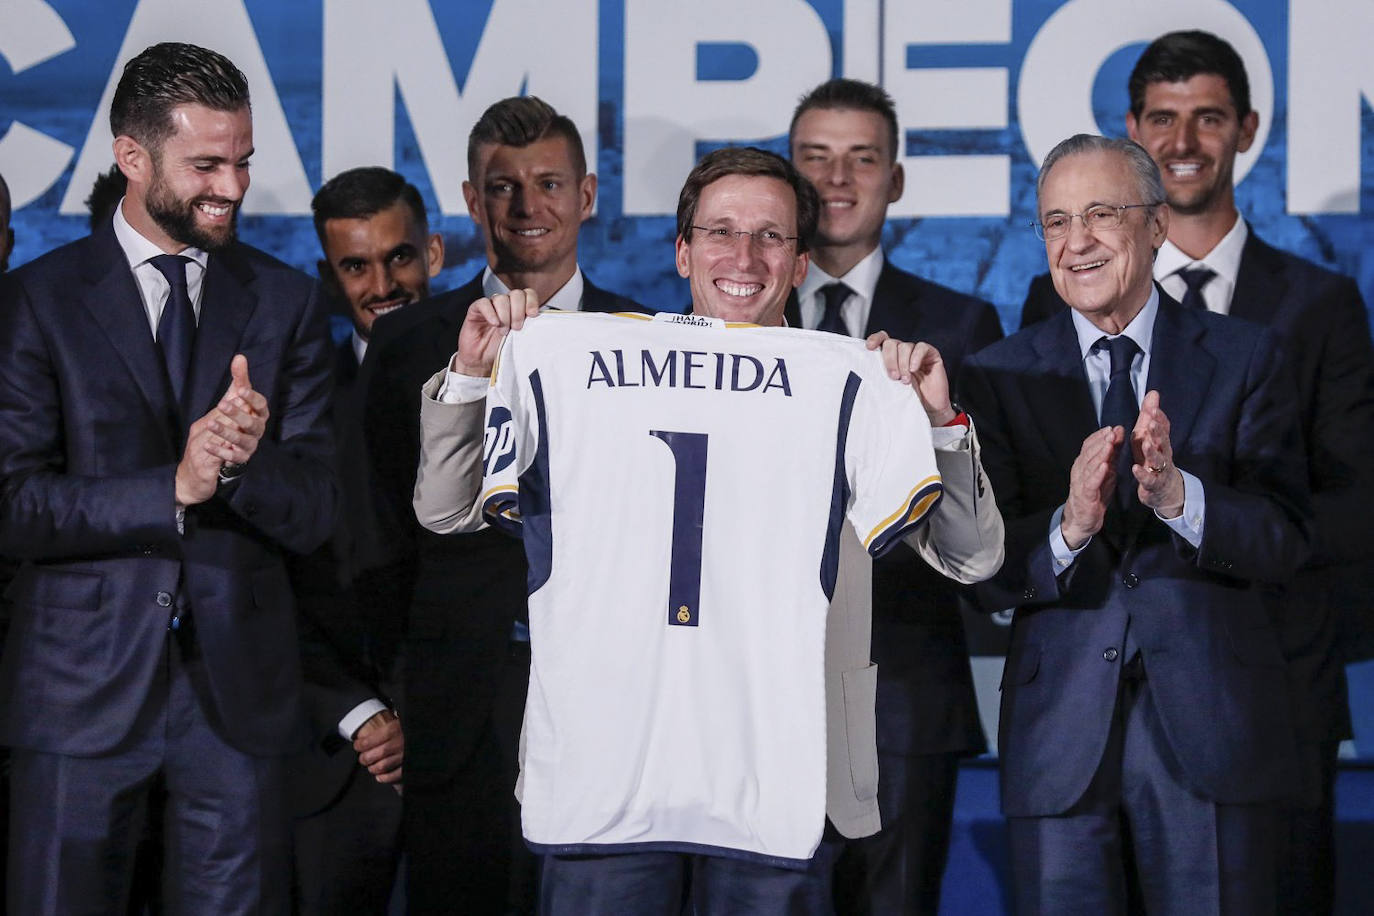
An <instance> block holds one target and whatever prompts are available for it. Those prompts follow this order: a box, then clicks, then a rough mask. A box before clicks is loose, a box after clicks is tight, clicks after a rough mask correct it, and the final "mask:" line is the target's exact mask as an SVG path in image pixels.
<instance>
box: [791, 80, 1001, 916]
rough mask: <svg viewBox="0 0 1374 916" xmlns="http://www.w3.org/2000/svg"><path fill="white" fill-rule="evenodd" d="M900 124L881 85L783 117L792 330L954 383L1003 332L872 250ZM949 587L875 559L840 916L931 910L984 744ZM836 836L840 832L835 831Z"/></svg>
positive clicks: (855, 85) (894, 556)
mask: <svg viewBox="0 0 1374 916" xmlns="http://www.w3.org/2000/svg"><path fill="white" fill-rule="evenodd" d="M898 137H899V134H898V130H897V115H896V111H895V109H894V108H893V104H892V99H891V98H890V97H889V96H888V94H887V93H886V92H884V91H883V90H882V89H881V88H879V87H877V86H873V85H871V84H869V83H863V82H859V81H858V80H850V79H834V80H830V81H829V82H826V83H822V84H821V85H820V86H818V87H816V88H815V89H813V90H812V91H811V92H810V93H808V94H807V95H806V96H805V97H803V98H802V100H801V102H800V103H799V104H798V105H797V109H796V111H795V113H794V114H793V115H792V126H791V129H790V131H789V138H790V144H791V150H792V161H793V162H794V163H795V164H796V166H797V168H798V170H800V171H801V173H802V174H803V175H805V176H806V177H807V179H809V180H810V181H811V183H812V185H813V186H814V187H815V188H816V192H817V194H818V195H819V196H820V203H821V208H820V218H819V220H818V223H817V229H816V238H815V240H814V242H813V243H812V246H811V252H810V253H811V266H810V269H809V270H808V271H807V274H806V278H805V279H804V280H802V283H801V286H799V287H798V288H797V290H796V292H795V293H794V294H793V295H792V296H791V297H790V298H789V300H788V304H787V321H788V324H790V325H792V326H794V327H798V326H800V327H806V328H819V329H821V330H829V331H835V332H838V333H841V334H848V335H851V336H856V337H857V336H867V335H868V334H872V333H876V332H877V331H886V332H888V333H889V334H891V335H892V336H893V337H895V338H898V339H900V340H912V341H917V340H919V341H925V342H926V343H929V344H931V345H932V346H934V347H935V348H936V349H937V350H938V351H939V353H940V356H941V357H942V358H943V361H944V370H945V372H947V373H948V377H949V378H951V379H954V378H957V377H958V373H959V369H960V367H961V366H962V365H963V361H964V357H966V356H968V355H969V354H971V353H974V352H975V351H977V350H980V349H982V348H983V347H985V346H987V345H988V344H990V343H992V342H993V341H995V340H999V339H1000V338H1001V337H1002V325H1001V323H1000V322H999V321H998V318H997V312H996V310H995V309H994V308H993V307H992V306H991V305H990V304H988V303H986V302H983V301H981V300H979V299H975V298H973V297H972V296H966V295H964V294H962V293H957V292H955V291H954V290H952V289H948V288H946V287H943V286H940V285H938V284H936V283H931V282H929V281H927V280H923V279H921V278H920V277H917V276H914V275H912V274H909V273H907V272H906V271H904V270H901V269H899V268H897V267H896V266H894V265H893V264H892V263H891V262H890V261H888V260H887V258H886V257H885V256H884V253H883V250H882V247H881V246H880V244H879V243H880V241H881V238H882V231H883V223H884V221H885V220H886V218H887V207H888V204H890V203H893V202H894V201H896V200H898V199H899V198H900V197H901V196H902V188H903V182H904V176H903V172H902V166H901V163H899V162H898V161H897V150H898ZM958 594H959V593H958V590H957V586H956V584H955V582H954V581H953V580H951V579H949V578H948V577H946V576H943V575H941V574H940V573H938V572H937V571H936V570H934V569H933V568H931V566H930V565H929V564H927V563H925V562H922V560H921V558H920V557H919V556H917V554H916V553H915V552H914V551H913V550H911V549H909V548H908V547H906V546H905V545H903V546H899V547H897V548H896V549H894V550H893V551H892V552H890V553H888V554H887V555H885V556H883V557H881V558H879V559H877V560H876V561H874V563H873V661H874V662H875V663H876V664H877V666H878V701H877V703H878V705H877V710H878V711H877V715H878V720H877V727H878V766H879V772H880V773H881V778H880V779H879V781H878V805H879V808H880V809H881V813H882V824H883V827H882V830H881V831H880V832H879V833H877V834H874V835H873V836H868V837H863V838H861V839H853V840H850V841H848V842H846V844H845V848H844V851H843V853H842V854H841V855H840V858H839V860H838V862H837V863H836V868H835V904H836V907H837V908H838V910H839V911H840V912H841V913H935V912H937V911H938V910H939V906H940V880H941V878H942V876H943V875H944V869H945V860H946V858H947V857H948V853H949V833H950V824H951V821H952V818H953V814H954V789H955V780H956V779H957V777H958V766H959V758H960V757H962V756H967V755H970V754H978V753H981V752H982V751H983V750H985V749H986V747H987V744H986V741H985V739H984V737H983V728H982V724H981V723H980V722H979V720H978V702H977V698H976V697H975V696H974V691H973V674H972V671H971V670H970V668H969V660H968V646H967V643H966V640H965V638H964V626H963V622H962V621H961V620H960V616H959V597H958ZM836 826H837V827H838V828H839V829H840V831H841V832H842V833H844V832H846V828H847V825H846V824H844V823H839V822H837V824H836Z"/></svg>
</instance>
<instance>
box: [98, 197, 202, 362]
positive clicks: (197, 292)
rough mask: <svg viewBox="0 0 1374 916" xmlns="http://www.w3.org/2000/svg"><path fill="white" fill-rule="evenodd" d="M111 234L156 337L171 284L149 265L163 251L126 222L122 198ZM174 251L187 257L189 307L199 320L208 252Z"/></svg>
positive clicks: (197, 250)
mask: <svg viewBox="0 0 1374 916" xmlns="http://www.w3.org/2000/svg"><path fill="white" fill-rule="evenodd" d="M114 234H115V238H116V239H117V240H118V241H119V247H120V248H121V249H122V250H123V252H124V257H125V258H127V259H128V261H129V269H130V270H132V271H133V273H134V283H135V284H136V285H137V286H138V294H139V295H140V296H141V297H143V307H144V308H145V309H146V310H147V312H148V330H149V332H150V333H152V335H153V337H154V339H156V337H157V322H158V319H159V318H161V317H162V309H163V307H164V306H165V305H166V304H167V297H168V296H169V295H171V292H172V287H171V285H170V284H169V283H168V282H167V278H166V277H164V276H163V275H162V272H161V271H160V270H158V269H157V268H156V267H154V266H153V265H152V260H153V258H155V257H158V256H159V255H163V254H166V252H165V251H163V250H162V249H161V248H159V247H157V246H156V245H154V244H153V243H152V242H150V241H148V240H147V239H146V238H144V237H143V236H142V235H141V234H139V231H138V230H137V229H135V228H134V227H133V226H130V225H129V221H128V220H127V219H125V218H124V201H123V199H121V200H120V201H119V206H117V207H115V211H114ZM177 253H178V254H180V255H181V256H182V257H184V258H189V259H190V261H189V262H188V264H187V267H186V292H187V294H188V295H189V296H190V297H191V309H192V310H193V311H194V312H195V313H196V322H197V323H199V322H200V299H201V292H202V290H203V289H204V287H205V269H206V268H207V267H209V265H210V254H209V252H206V251H201V250H200V249H199V248H191V247H189V246H188V247H186V248H183V249H182V250H181V251H179V252H177Z"/></svg>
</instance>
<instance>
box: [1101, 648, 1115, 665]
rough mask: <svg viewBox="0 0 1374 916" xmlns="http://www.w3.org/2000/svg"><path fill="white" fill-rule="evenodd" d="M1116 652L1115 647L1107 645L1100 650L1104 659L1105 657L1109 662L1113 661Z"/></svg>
mask: <svg viewBox="0 0 1374 916" xmlns="http://www.w3.org/2000/svg"><path fill="white" fill-rule="evenodd" d="M1117 654H1118V653H1117V651H1116V648H1115V647H1114V646H1108V647H1107V648H1105V649H1103V650H1102V657H1103V658H1105V659H1106V660H1107V661H1109V662H1114V661H1116V657H1117Z"/></svg>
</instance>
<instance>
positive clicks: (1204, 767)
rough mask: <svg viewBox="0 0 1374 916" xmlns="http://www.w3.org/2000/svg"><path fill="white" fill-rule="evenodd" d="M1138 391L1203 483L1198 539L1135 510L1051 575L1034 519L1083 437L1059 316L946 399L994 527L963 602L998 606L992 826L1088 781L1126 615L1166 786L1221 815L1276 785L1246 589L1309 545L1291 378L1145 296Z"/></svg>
mask: <svg viewBox="0 0 1374 916" xmlns="http://www.w3.org/2000/svg"><path fill="white" fill-rule="evenodd" d="M1147 386H1148V388H1149V389H1157V390H1158V391H1159V393H1160V405H1161V407H1162V409H1163V410H1164V412H1165V413H1166V414H1167V415H1168V417H1169V421H1170V428H1171V432H1170V439H1171V442H1172V445H1173V453H1174V461H1175V464H1177V466H1178V467H1180V468H1183V469H1184V470H1187V471H1189V472H1190V473H1192V474H1194V475H1196V476H1197V477H1198V478H1199V479H1200V480H1201V481H1202V484H1203V487H1204V490H1205V497H1206V504H1207V515H1206V520H1205V525H1204V532H1203V538H1202V543H1201V546H1200V547H1199V548H1196V549H1195V548H1193V547H1192V546H1191V545H1189V544H1188V543H1187V542H1186V541H1184V540H1183V539H1182V538H1181V537H1179V536H1178V535H1176V534H1174V533H1173V532H1172V531H1171V530H1170V529H1169V528H1168V527H1167V526H1166V525H1165V524H1164V523H1163V522H1161V521H1159V520H1158V519H1156V518H1155V517H1154V515H1153V513H1151V512H1149V510H1147V509H1145V508H1144V507H1142V506H1140V505H1139V504H1137V505H1135V506H1134V508H1133V509H1132V510H1131V511H1130V512H1126V513H1115V512H1114V513H1111V514H1109V516H1108V521H1107V524H1106V527H1105V528H1104V529H1103V531H1101V532H1099V533H1098V535H1097V536H1095V537H1093V538H1092V540H1091V541H1090V542H1089V544H1088V545H1087V547H1086V548H1085V549H1084V551H1083V553H1082V554H1080V555H1079V556H1078V558H1077V559H1076V561H1075V562H1074V564H1073V566H1071V567H1070V568H1069V570H1068V571H1067V572H1065V573H1064V574H1062V575H1061V576H1058V577H1056V576H1055V575H1054V573H1053V572H1052V567H1053V561H1052V559H1051V553H1050V546H1049V526H1050V518H1051V516H1052V514H1053V511H1054V509H1055V508H1056V507H1058V506H1060V505H1061V504H1062V503H1063V502H1064V500H1065V498H1066V496H1067V494H1068V485H1069V469H1070V466H1071V465H1072V464H1073V462H1074V459H1075V458H1076V457H1077V456H1078V453H1079V450H1080V448H1081V446H1082V442H1083V440H1084V439H1085V438H1086V437H1087V436H1088V435H1089V434H1090V433H1092V432H1093V431H1094V430H1095V429H1096V428H1097V418H1096V414H1095V412H1094V409H1093V404H1092V399H1091V395H1090V393H1089V390H1088V383H1087V380H1086V376H1085V374H1084V371H1083V364H1082V358H1081V354H1080V351H1079V348H1078V338H1077V335H1076V334H1075V332H1074V327H1073V322H1072V320H1071V315H1070V313H1069V312H1067V311H1064V312H1061V313H1060V314H1058V315H1055V316H1054V317H1053V318H1051V319H1049V320H1048V321H1045V322H1043V323H1041V324H1038V325H1036V326H1034V327H1031V328H1028V329H1026V330H1024V331H1021V332H1020V333H1018V334H1014V335H1012V336H1011V337H1009V338H1007V339H1006V340H1005V341H1003V342H1001V343H998V344H994V345H993V346H991V347H989V348H988V349H986V350H984V351H983V352H982V353H980V354H977V355H975V356H974V357H972V358H971V359H970V360H969V361H968V362H967V363H966V364H965V370H964V374H963V379H962V385H961V393H962V396H963V398H964V403H965V406H966V407H967V409H968V411H969V412H970V413H971V414H973V415H974V416H975V417H976V418H977V423H978V432H979V435H980V436H981V437H982V440H983V466H984V468H985V469H986V470H987V474H988V477H989V479H990V480H991V481H992V485H993V490H994V491H995V492H996V493H997V502H998V505H999V506H1000V507H1001V509H1002V515H1003V517H1004V518H1005V519H1006V525H1007V540H1006V549H1007V558H1006V562H1005V563H1004V564H1003V566H1002V570H1001V572H999V573H998V575H996V576H994V577H993V578H992V579H991V580H989V581H988V582H987V583H984V584H983V585H980V586H977V591H978V595H979V599H980V601H981V603H982V604H983V606H984V608H985V609H987V610H996V609H1000V608H1006V607H1015V608H1016V615H1015V618H1014V621H1013V624H1012V634H1011V647H1010V650H1009V653H1008V656H1007V665H1006V671H1005V674H1004V676H1003V682H1002V719H1001V730H1000V741H999V746H1000V751H1001V754H1002V774H1001V776H1002V806H1003V810H1004V812H1005V813H1006V814H1007V815H1009V816H1048V815H1056V814H1060V813H1062V812H1064V811H1065V810H1066V809H1068V808H1069V806H1071V805H1072V804H1073V803H1074V802H1075V801H1076V800H1077V799H1078V798H1079V797H1080V796H1081V795H1082V794H1083V792H1084V790H1085V789H1086V788H1087V785H1088V782H1089V781H1090V780H1091V778H1092V776H1093V773H1094V772H1095V770H1096V768H1097V765H1098V763H1099V761H1100V760H1101V759H1102V753H1103V749H1104V747H1105V743H1106V740H1107V734H1108V729H1109V727H1110V723H1111V718H1112V710H1113V708H1114V706H1115V703H1116V697H1117V685H1118V680H1119V675H1120V666H1121V662H1122V661H1123V660H1124V658H1123V657H1122V648H1123V644H1124V637H1125V632H1126V625H1127V622H1128V621H1129V623H1130V627H1131V633H1132V637H1133V640H1134V642H1135V643H1136V644H1137V645H1138V646H1139V647H1140V651H1141V655H1142V657H1143V659H1144V663H1145V670H1146V673H1147V674H1146V676H1147V677H1148V679H1149V682H1150V689H1151V692H1152V695H1153V697H1154V701H1155V704H1156V707H1157V709H1158V711H1159V716H1160V719H1161V724H1162V727H1163V732H1164V733H1165V734H1167V736H1168V741H1169V744H1170V747H1171V749H1172V751H1173V754H1174V756H1175V758H1176V759H1177V760H1178V762H1179V765H1180V766H1181V768H1182V771H1183V772H1182V778H1183V781H1184V782H1185V784H1187V785H1188V786H1189V787H1190V788H1191V789H1192V790H1193V791H1195V792H1197V793H1198V794H1200V795H1201V796H1203V797H1204V798H1208V799H1211V800H1213V801H1216V802H1221V803H1253V802H1264V801H1270V800H1275V799H1278V798H1281V797H1283V796H1284V795H1285V794H1286V793H1288V792H1290V791H1291V790H1292V789H1293V782H1294V779H1295V774H1296V769H1295V766H1296V760H1295V737H1294V731H1293V723H1292V720H1291V716H1290V715H1289V711H1288V705H1287V698H1288V693H1287V687H1286V684H1285V671H1284V662H1283V656H1282V653H1281V652H1280V647H1279V639H1278V634H1277V632H1276V630H1275V627H1274V626H1273V623H1272V621H1271V614H1272V612H1273V607H1272V600H1271V598H1272V596H1271V595H1270V594H1268V593H1267V592H1266V590H1265V589H1264V588H1262V587H1260V586H1261V584H1263V583H1276V582H1282V581H1283V580H1285V579H1287V578H1288V577H1290V576H1291V575H1292V574H1293V572H1294V571H1295V570H1296V569H1297V568H1298V566H1299V565H1300V564H1301V563H1302V562H1303V561H1304V560H1305V559H1306V558H1307V554H1308V551H1309V547H1310V542H1311V525H1310V521H1309V513H1310V506H1309V498H1308V492H1307V486H1306V478H1305V474H1304V459H1303V454H1302V449H1301V443H1300V438H1299V431H1298V422H1299V421H1298V415H1297V409H1296V402H1295V398H1294V397H1293V390H1292V385H1291V384H1290V383H1289V382H1288V381H1287V375H1286V374H1285V373H1284V372H1283V367H1282V366H1281V364H1280V358H1279V353H1278V349H1277V346H1276V344H1275V341H1274V338H1273V335H1272V334H1271V333H1270V332H1268V331H1267V330H1265V329H1263V328H1260V327H1257V326H1256V325H1253V324H1251V323H1249V322H1245V321H1236V320H1233V319H1228V318H1224V317H1222V316H1219V315H1212V314H1208V313H1198V312H1193V311H1185V310H1184V309H1183V307H1182V306H1181V305H1179V304H1178V303H1177V302H1175V301H1174V300H1173V299H1171V298H1169V297H1168V296H1167V295H1164V294H1163V293H1161V297H1160V305H1159V313H1158V317H1157V319H1156V322H1155V328H1154V342H1153V346H1152V353H1151V359H1150V373H1149V378H1148V380H1147Z"/></svg>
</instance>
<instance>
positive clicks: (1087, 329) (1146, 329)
mask: <svg viewBox="0 0 1374 916" xmlns="http://www.w3.org/2000/svg"><path fill="white" fill-rule="evenodd" d="M1158 313H1159V288H1158V287H1156V286H1155V285H1154V284H1153V283H1151V284H1150V298H1149V299H1146V300H1145V307H1144V308H1143V309H1141V310H1140V313H1139V314H1138V315H1136V316H1135V317H1134V318H1132V319H1131V323H1130V324H1128V325H1126V327H1124V328H1122V330H1121V333H1122V334H1125V335H1126V336H1127V337H1129V338H1131V340H1134V341H1135V343H1136V346H1138V347H1140V352H1141V353H1143V354H1144V355H1145V358H1146V359H1147V360H1148V359H1149V358H1150V341H1152V340H1153V339H1154V336H1155V315H1157V314H1158ZM1071 314H1072V316H1073V329H1074V330H1075V331H1076V332H1077V333H1078V351H1079V354H1080V355H1081V356H1082V357H1083V358H1084V359H1087V358H1088V356H1089V354H1091V353H1092V351H1093V344H1095V343H1097V342H1098V341H1099V340H1101V339H1102V338H1103V337H1104V336H1106V337H1113V336H1118V335H1112V334H1106V333H1105V332H1104V331H1103V330H1102V329H1101V328H1099V327H1098V326H1097V325H1095V324H1093V323H1092V322H1091V321H1089V320H1088V319H1086V318H1084V317H1083V316H1082V315H1080V314H1079V313H1078V312H1071Z"/></svg>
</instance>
